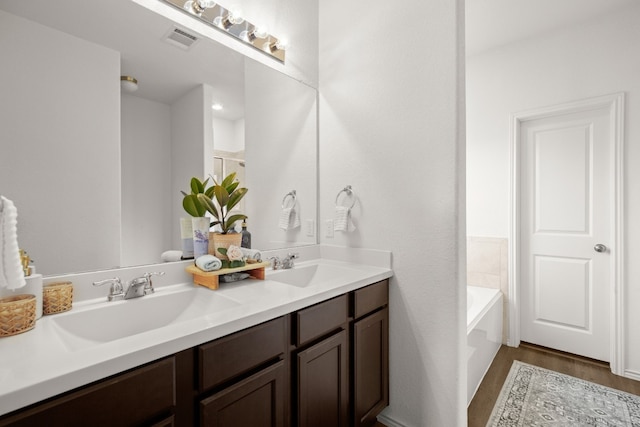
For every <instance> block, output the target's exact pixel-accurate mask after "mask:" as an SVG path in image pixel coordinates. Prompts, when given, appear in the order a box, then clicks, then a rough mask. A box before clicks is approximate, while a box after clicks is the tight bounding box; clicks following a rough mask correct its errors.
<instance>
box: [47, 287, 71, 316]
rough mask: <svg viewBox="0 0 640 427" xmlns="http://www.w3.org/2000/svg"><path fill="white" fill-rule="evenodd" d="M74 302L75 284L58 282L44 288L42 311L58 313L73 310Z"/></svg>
mask: <svg viewBox="0 0 640 427" xmlns="http://www.w3.org/2000/svg"><path fill="white" fill-rule="evenodd" d="M72 303H73V284H71V282H56V283H49V284H47V285H44V286H43V288H42V313H43V314H56V313H62V312H64V311H69V310H71V304H72Z"/></svg>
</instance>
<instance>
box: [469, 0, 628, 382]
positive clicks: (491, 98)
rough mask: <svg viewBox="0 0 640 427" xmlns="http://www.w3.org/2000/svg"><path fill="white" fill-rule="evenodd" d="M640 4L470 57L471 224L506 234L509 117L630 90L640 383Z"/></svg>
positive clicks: (472, 229) (472, 231)
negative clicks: (638, 140)
mask: <svg viewBox="0 0 640 427" xmlns="http://www.w3.org/2000/svg"><path fill="white" fill-rule="evenodd" d="M638 22H640V5H638V4H635V5H633V6H631V7H630V8H629V9H627V10H623V11H622V12H619V13H615V14H612V15H609V16H604V17H601V18H599V19H598V20H597V21H595V22H587V23H583V24H582V25H579V26H576V27H570V28H566V29H564V30H562V31H558V32H555V33H552V34H547V35H546V36H545V37H540V38H537V39H533V40H528V41H523V42H520V43H517V44H513V45H509V46H506V47H503V48H500V49H496V50H493V51H489V52H485V53H483V54H480V55H477V56H474V57H471V58H468V62H467V114H468V115H467V126H468V127H467V138H468V141H467V147H468V153H467V155H468V162H467V168H468V169H467V176H468V179H467V186H468V187H467V188H468V189H467V192H468V200H467V208H468V213H467V220H468V233H469V235H472V236H497V237H507V236H508V213H509V205H508V203H509V194H508V185H509V114H511V113H514V112H518V111H522V110H527V109H531V108H536V107H543V106H549V105H554V104H559V103H564V102H568V101H574V100H579V99H584V98H588V97H594V96H599V95H604V94H611V93H615V92H626V95H627V97H626V107H625V108H626V118H625V119H626V127H625V168H626V177H625V179H626V191H625V199H626V200H625V222H626V224H625V225H626V230H627V232H626V237H625V238H626V259H625V263H626V288H625V292H626V300H627V301H628V303H627V319H626V327H627V343H626V345H627V352H626V366H627V368H628V370H629V373H630V374H631V375H635V376H636V377H637V378H640V333H638V327H637V325H640V264H638V263H637V262H634V260H636V259H638V258H639V257H640V223H639V222H638V221H636V218H638V217H640V168H638V167H637V166H636V165H638V164H640V144H637V141H636V140H637V139H638V138H639V137H640V79H639V78H638V72H639V70H640V52H639V51H638V49H637V44H638V40H640V25H638Z"/></svg>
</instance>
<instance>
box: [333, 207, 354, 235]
mask: <svg viewBox="0 0 640 427" xmlns="http://www.w3.org/2000/svg"><path fill="white" fill-rule="evenodd" d="M355 229H356V226H355V225H353V221H351V208H348V207H346V206H336V212H335V217H334V219H333V230H334V231H346V232H352V231H355Z"/></svg>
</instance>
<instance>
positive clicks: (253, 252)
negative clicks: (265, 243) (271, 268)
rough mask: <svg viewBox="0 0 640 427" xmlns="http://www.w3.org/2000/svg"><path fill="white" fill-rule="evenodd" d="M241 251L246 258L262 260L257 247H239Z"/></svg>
mask: <svg viewBox="0 0 640 427" xmlns="http://www.w3.org/2000/svg"><path fill="white" fill-rule="evenodd" d="M240 250H241V251H242V255H244V256H245V257H246V258H247V259H250V260H253V261H257V262H260V261H262V253H260V251H259V250H257V249H248V248H240Z"/></svg>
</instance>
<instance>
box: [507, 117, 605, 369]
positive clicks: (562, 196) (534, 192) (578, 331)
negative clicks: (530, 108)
mask: <svg viewBox="0 0 640 427" xmlns="http://www.w3.org/2000/svg"><path fill="white" fill-rule="evenodd" d="M612 126H613V124H612V123H610V113H609V109H608V108H601V109H595V110H589V111H582V112H573V113H562V112H557V113H555V114H554V115H551V116H548V117H545V118H538V119H533V120H528V121H524V122H523V123H522V125H521V127H520V135H519V137H520V141H521V145H520V167H521V175H520V176H521V181H520V203H521V206H520V226H521V230H520V248H519V254H520V260H519V261H520V292H521V300H520V310H521V314H520V334H521V339H522V341H526V342H531V343H534V344H538V345H542V346H545V347H550V348H555V349H558V350H563V351H567V352H570V353H574V354H579V355H583V356H587V357H591V358H594V359H598V360H604V361H608V360H609V357H610V345H609V335H610V333H609V331H610V329H609V317H610V316H609V295H610V283H609V280H610V271H609V269H610V249H609V245H610V244H611V241H612V230H611V229H610V228H611V227H610V224H611V215H612V202H611V200H612V198H611V197H610V195H611V188H612V187H611V184H612V182H611V180H612V178H611V176H612V173H611V172H612V171H611V170H610V165H611V163H610V160H611V159H610V152H611V150H610V149H611V147H612V144H613V138H612V133H611V128H612ZM598 245H601V246H598Z"/></svg>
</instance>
